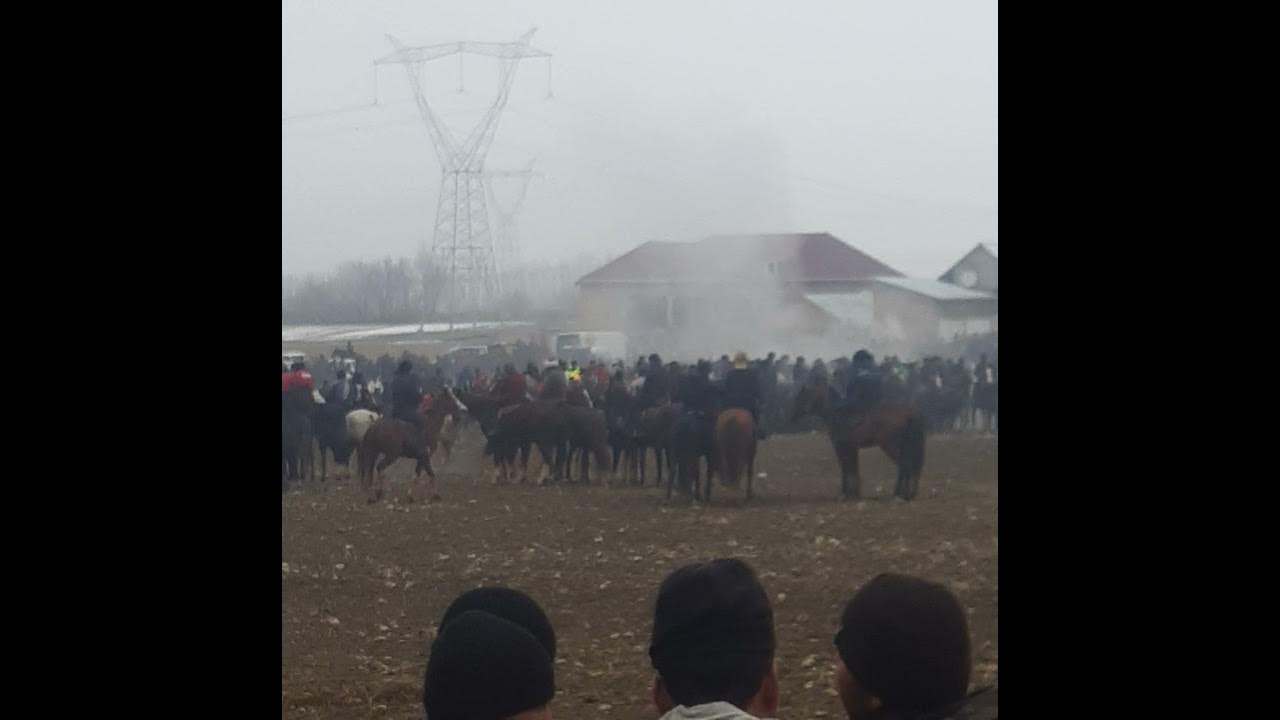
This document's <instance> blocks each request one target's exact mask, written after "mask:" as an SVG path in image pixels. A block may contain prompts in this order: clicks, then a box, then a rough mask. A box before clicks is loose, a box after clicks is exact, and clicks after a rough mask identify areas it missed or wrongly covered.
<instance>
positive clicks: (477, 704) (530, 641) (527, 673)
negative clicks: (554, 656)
mask: <svg viewBox="0 0 1280 720" xmlns="http://www.w3.org/2000/svg"><path fill="white" fill-rule="evenodd" d="M555 694H556V683H555V670H554V668H553V666H552V663H551V656H550V655H548V654H547V651H546V649H545V648H543V646H542V643H540V642H538V639H537V638H535V637H534V636H533V635H532V634H531V633H529V631H527V630H525V629H524V628H522V627H520V626H519V625H516V624H515V623H513V622H510V621H507V620H503V619H502V618H500V617H497V616H495V615H490V614H489V613H487V612H481V611H479V610H472V611H469V612H464V613H462V614H461V615H459V616H458V617H456V618H453V619H451V620H450V621H449V622H448V623H446V624H445V626H444V629H443V630H442V631H441V632H440V636H439V637H437V638H436V641H435V642H434V643H432V645H431V657H430V659H428V660H427V676H426V680H425V682H424V683H423V688H422V704H423V707H424V708H425V709H426V712H427V720H504V718H508V717H511V716H512V715H518V714H520V713H522V712H526V711H528V710H534V709H537V708H540V707H544V706H546V705H547V703H549V702H550V701H551V699H552V698H553V697H555Z"/></svg>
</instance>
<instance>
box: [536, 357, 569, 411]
mask: <svg viewBox="0 0 1280 720" xmlns="http://www.w3.org/2000/svg"><path fill="white" fill-rule="evenodd" d="M562 365H563V361H561V364H560V365H554V366H552V367H551V368H549V369H548V370H547V372H546V375H545V377H544V378H543V381H542V398H543V399H545V400H555V401H557V402H564V399H565V395H566V394H567V393H568V391H569V381H568V378H566V377H565V373H564V368H563V367H562Z"/></svg>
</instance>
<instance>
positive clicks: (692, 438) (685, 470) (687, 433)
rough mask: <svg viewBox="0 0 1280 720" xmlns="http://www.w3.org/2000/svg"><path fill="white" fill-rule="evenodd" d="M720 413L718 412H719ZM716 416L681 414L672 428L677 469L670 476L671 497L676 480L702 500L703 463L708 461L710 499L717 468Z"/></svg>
mask: <svg viewBox="0 0 1280 720" xmlns="http://www.w3.org/2000/svg"><path fill="white" fill-rule="evenodd" d="M717 414H718V413H717ZM715 417H716V414H713V415H712V416H711V417H704V416H702V415H691V414H688V413H684V414H681V415H680V416H679V417H678V418H676V420H675V423H674V424H673V425H672V427H671V447H670V452H671V453H672V455H674V457H675V472H674V473H668V475H667V499H668V500H670V499H671V490H672V487H673V486H674V485H675V484H676V482H679V483H680V487H682V488H684V489H685V491H686V492H689V493H690V494H691V495H692V496H693V499H694V500H701V499H702V493H701V491H700V490H699V488H698V483H699V476H700V475H701V467H700V462H701V460H703V459H704V458H705V459H706V461H707V485H706V488H707V499H710V497H711V476H712V475H713V474H715V471H716V452H715Z"/></svg>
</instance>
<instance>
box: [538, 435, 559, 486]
mask: <svg viewBox="0 0 1280 720" xmlns="http://www.w3.org/2000/svg"><path fill="white" fill-rule="evenodd" d="M538 454H539V455H541V456H542V467H541V468H540V469H539V470H538V484H539V485H546V484H547V475H548V473H549V472H550V471H551V468H552V466H553V464H554V462H555V452H554V447H553V446H552V445H551V443H544V442H539V443H538Z"/></svg>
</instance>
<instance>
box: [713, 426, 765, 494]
mask: <svg viewBox="0 0 1280 720" xmlns="http://www.w3.org/2000/svg"><path fill="white" fill-rule="evenodd" d="M715 442H716V446H715V447H716V457H717V460H718V463H717V464H718V466H719V467H720V469H721V474H720V478H721V481H722V482H724V484H725V485H728V486H730V487H737V486H738V483H739V481H740V477H741V475H742V472H743V471H744V470H745V471H746V473H747V499H748V500H750V499H751V494H752V493H751V490H752V483H753V482H754V480H755V474H756V473H755V469H756V429H755V424H754V423H753V422H752V421H751V411H749V410H743V409H742V408H728V409H727V410H723V411H721V412H720V416H719V417H717V418H716V428H715ZM707 502H711V477H710V474H708V477H707Z"/></svg>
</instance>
